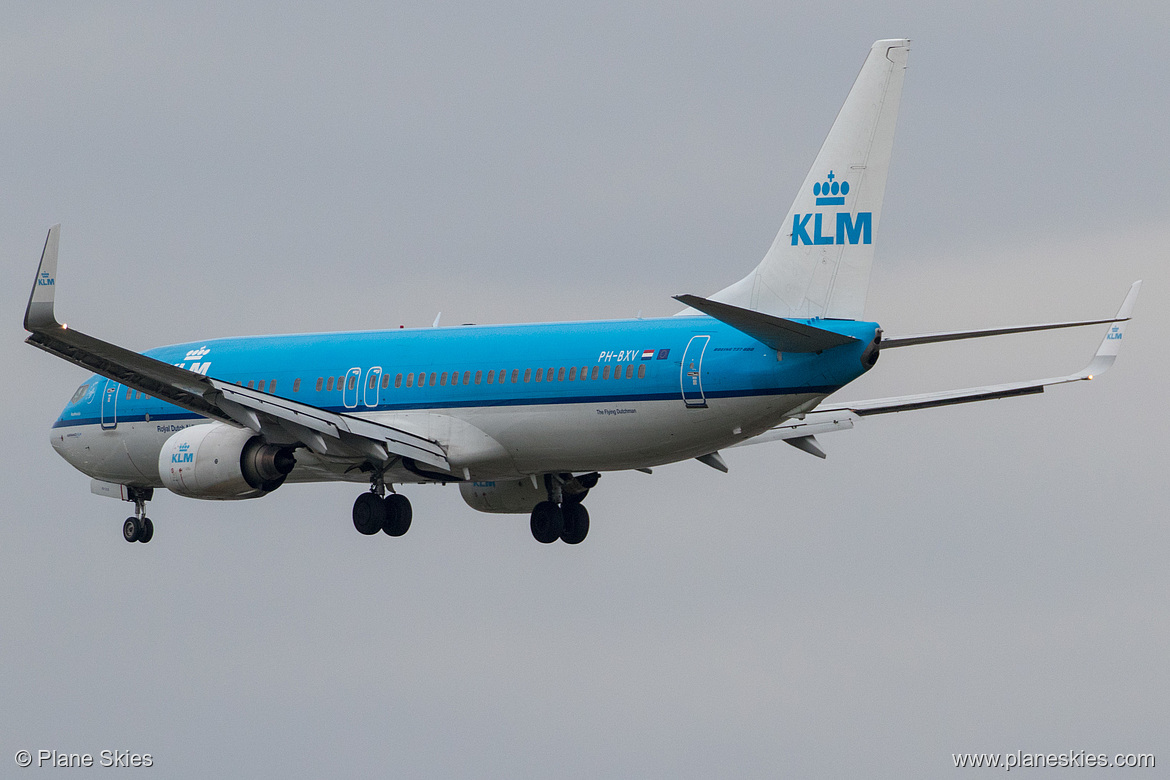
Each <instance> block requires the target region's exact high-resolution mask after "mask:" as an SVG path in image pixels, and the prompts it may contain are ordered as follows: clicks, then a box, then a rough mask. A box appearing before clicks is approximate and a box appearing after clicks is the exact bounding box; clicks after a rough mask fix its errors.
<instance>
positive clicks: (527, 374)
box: [524, 368, 532, 382]
mask: <svg viewBox="0 0 1170 780" xmlns="http://www.w3.org/2000/svg"><path fill="white" fill-rule="evenodd" d="M530 379H532V369H531V368H526V369H524V381H525V382H527V381H528V380H530Z"/></svg>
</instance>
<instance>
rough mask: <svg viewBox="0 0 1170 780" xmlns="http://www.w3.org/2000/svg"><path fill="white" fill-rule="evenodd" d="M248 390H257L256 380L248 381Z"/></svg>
mask: <svg viewBox="0 0 1170 780" xmlns="http://www.w3.org/2000/svg"><path fill="white" fill-rule="evenodd" d="M248 389H249V390H255V389H256V381H255V380H254V379H249V380H248Z"/></svg>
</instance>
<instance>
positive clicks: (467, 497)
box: [459, 479, 548, 515]
mask: <svg viewBox="0 0 1170 780" xmlns="http://www.w3.org/2000/svg"><path fill="white" fill-rule="evenodd" d="M459 495H461V496H463V500H464V501H466V502H467V505H468V506H469V507H471V508H472V509H474V510H476V511H479V512H493V513H496V514H505V515H526V514H528V513H529V512H531V511H532V507H534V506H536V505H537V504H539V503H540V502H541V501H546V500H548V491H547V490H545V489H544V487H543V486H542V487H540V488H534V487H533V486H532V480H530V479H509V480H501V481H498V482H460V483H459Z"/></svg>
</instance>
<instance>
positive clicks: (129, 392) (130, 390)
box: [126, 387, 134, 401]
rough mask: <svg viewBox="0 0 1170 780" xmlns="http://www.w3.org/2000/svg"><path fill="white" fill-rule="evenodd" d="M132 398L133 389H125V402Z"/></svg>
mask: <svg viewBox="0 0 1170 780" xmlns="http://www.w3.org/2000/svg"><path fill="white" fill-rule="evenodd" d="M133 397H134V388H133V387H127V388H126V400H127V401H129V400H130V399H131V398H133Z"/></svg>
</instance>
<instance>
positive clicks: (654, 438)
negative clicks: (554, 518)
mask: <svg viewBox="0 0 1170 780" xmlns="http://www.w3.org/2000/svg"><path fill="white" fill-rule="evenodd" d="M803 322H808V323H809V324H812V325H815V326H816V327H818V328H822V329H825V330H831V331H834V332H837V333H841V334H845V335H848V336H852V337H854V338H856V339H857V341H856V342H855V343H851V344H848V345H845V346H841V347H836V348H833V349H829V350H826V351H824V352H822V353H819V354H817V353H783V354H781V355H778V354H777V353H776V352H775V351H774V350H772V349H770V348H768V347H766V346H765V345H764V344H762V343H760V342H759V341H757V340H755V339H754V338H752V337H750V336H747V335H745V334H744V333H742V332H740V331H738V330H736V329H734V328H732V327H730V326H728V325H725V324H723V323H721V322H719V321H717V320H714V319H711V318H709V317H706V316H698V317H671V318H663V319H646V320H642V319H635V320H614V321H597V322H574V323H541V324H531V325H502V326H472V325H467V326H460V327H449V328H429V329H410V330H390V331H361V332H348V333H315V334H297V335H282V336H253V337H242V338H228V339H217V340H212V341H205V342H191V343H188V344H178V345H173V346H167V347H159V348H157V349H153V350H150V351H149V352H147V353H146V354H147V355H149V356H151V357H154V358H157V359H158V360H161V361H164V362H166V363H170V364H175V365H180V366H182V367H184V368H187V369H190V370H192V371H195V372H196V373H201V374H204V375H206V376H210V377H214V378H217V379H220V380H223V381H226V382H231V383H233V384H240V385H243V386H246V387H252V388H256V389H258V390H261V391H263V392H266V393H270V394H273V395H276V396H281V397H284V398H289V399H293V400H295V401H298V402H301V403H305V404H310V405H312V406H316V407H320V408H323V409H327V410H330V411H336V412H344V413H350V414H361V415H368V416H370V417H372V418H374V419H379V420H385V421H388V422H392V423H393V424H395V425H398V426H400V427H405V428H407V429H413V430H416V431H418V432H419V434H420V435H423V436H427V435H428V434H431V435H434V436H435V438H440V437H439V436H438V433H439V432H438V431H437V430H436V428H442V427H443V426H447V427H446V428H444V431H445V432H446V434H445V435H446V436H447V437H448V438H451V437H455V438H458V437H459V436H461V435H469V434H467V432H466V431H463V430H462V429H463V428H464V427H470V428H471V429H473V431H474V434H475V435H476V436H478V435H480V434H482V435H483V436H486V437H487V438H488V439H490V440H491V441H492V442H493V443H494V444H498V445H499V447H498V448H495V447H494V446H493V447H488V448H487V449H484V447H482V446H479V445H476V446H471V445H468V447H469V449H467V455H466V457H464V458H463V459H462V461H463V462H459V461H460V457H459V453H458V452H455V453H452V463H453V464H457V465H459V466H461V467H464V468H470V469H471V472H472V473H473V474H477V475H481V476H485V477H487V476H491V477H499V476H514V475H516V474H527V473H536V472H538V471H546V472H547V471H551V470H566V471H577V470H612V469H618V468H637V467H643V466H650V465H657V464H660V463H665V462H671V461H676V460H682V459H686V458H690V457H695V456H696V455H702V454H705V453H707V452H712V451H714V450H717V449H719V448H720V447H724V446H728V445H729V444H733V443H735V442H737V441H740V440H743V439H745V438H748V437H750V436H752V435H755V434H758V433H760V432H761V431H763V430H766V429H767V428H769V427H771V426H773V425H776V424H777V423H779V422H781V421H782V420H784V419H786V418H787V417H789V416H791V415H792V414H794V413H798V412H799V411H801V410H802V409H803V408H808V406H809V405H810V402H813V403H815V402H816V401H819V400H820V399H821V398H823V397H824V396H826V395H828V394H830V393H832V392H834V391H836V390H837V389H839V388H840V387H842V386H844V385H845V384H847V383H849V382H850V381H852V380H853V379H855V378H856V377H858V376H859V375H860V374H862V373H864V372H865V370H866V369H867V368H868V366H865V365H863V363H862V354H863V353H864V351H865V349H866V348H867V346H868V345H869V344H870V342H871V341H872V340H873V338H874V335H875V333H876V331H877V325H876V324H875V323H870V322H855V321H845V320H808V321H803ZM201 422H206V421H205V420H204V418H201V417H199V416H198V415H195V414H193V413H191V412H188V411H185V410H183V409H180V408H177V407H175V406H172V405H171V404H168V403H166V402H163V401H159V400H156V399H152V398H149V397H147V396H144V395H143V394H142V393H140V392H137V391H133V390H130V389H129V388H126V387H124V386H122V385H120V384H118V383H117V382H115V381H114V380H107V379H105V378H104V377H100V376H93V377H91V378H90V379H88V380H86V382H85V384H84V385H83V388H79V390H78V392H77V393H76V394H75V396H74V398H73V399H72V400H71V401H70V403H69V404H68V405H67V406H66V407H65V409H64V410H63V411H62V413H61V415H60V418H59V419H58V420H57V422H56V423H55V425H54V429H53V443H54V446H55V447H57V449H58V451H59V452H61V454H62V455H63V456H64V457H66V458H67V459H68V460H70V462H71V463H73V464H74V465H76V466H77V467H78V468H80V469H81V470H82V471H85V472H86V473H89V474H90V475H91V476H94V477H96V478H99V479H106V480H110V481H115V482H128V483H138V484H143V485H154V484H157V480H158V478H157V468H156V467H153V466H152V465H151V464H152V460H151V457H152V453H153V457H156V458H157V454H158V451H159V447H160V446H161V443H162V442H163V441H164V440H165V439H166V437H167V436H169V435H170V434H171V433H173V432H174V431H175V430H178V429H179V428H182V427H184V426H187V425H191V424H198V423H201ZM451 426H454V428H452V427H451ZM456 429H458V430H456ZM461 431H462V432H461ZM70 439H74V440H76V441H73V442H70ZM82 440H85V444H84V445H83V444H82ZM468 441H470V439H469V440H468ZM115 442H117V443H115ZM477 447H478V448H477ZM454 449H456V450H458V449H459V446H458V445H455V446H454ZM488 450H491V451H492V453H491V454H490V456H488V455H481V456H477V455H476V453H486V452H487V451H488ZM499 450H502V451H503V452H504V453H506V455H502V454H501V452H500V451H499ZM477 457H478V460H477ZM306 466H310V467H309V468H305V469H302V470H301V472H302V473H301V474H299V475H298V474H297V473H296V472H294V473H293V475H291V478H292V479H294V480H297V479H300V480H312V479H327V478H350V477H343V476H337V475H333V476H330V475H329V474H328V473H327V471H328V469H326V468H324V466H321V467H319V468H317V469H313V468H311V466H312V464H311V463H306ZM152 468H154V473H153V474H152Z"/></svg>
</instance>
